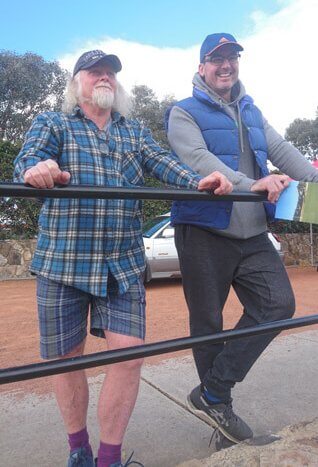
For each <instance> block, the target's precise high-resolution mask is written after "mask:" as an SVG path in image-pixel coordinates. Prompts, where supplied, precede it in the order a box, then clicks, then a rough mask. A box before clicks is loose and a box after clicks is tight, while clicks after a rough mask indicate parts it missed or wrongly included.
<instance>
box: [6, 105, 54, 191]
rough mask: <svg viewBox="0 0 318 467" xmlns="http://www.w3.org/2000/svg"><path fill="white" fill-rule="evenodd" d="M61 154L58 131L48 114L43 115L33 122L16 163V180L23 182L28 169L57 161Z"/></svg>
mask: <svg viewBox="0 0 318 467" xmlns="http://www.w3.org/2000/svg"><path fill="white" fill-rule="evenodd" d="M59 153H60V142H59V135H58V129H57V128H56V127H55V125H53V122H52V121H51V120H50V118H49V117H48V115H47V114H41V115H39V116H38V117H36V118H35V119H34V120H33V123H32V125H31V127H30V129H29V130H28V132H27V134H26V137H25V142H24V144H23V146H22V148H21V151H20V153H19V154H18V156H17V157H16V159H15V161H14V164H15V168H14V180H15V181H17V182H23V181H24V174H25V172H26V171H27V170H28V169H30V168H31V167H33V166H35V165H36V164H37V163H38V162H41V161H45V160H48V159H54V160H57V158H58V155H59Z"/></svg>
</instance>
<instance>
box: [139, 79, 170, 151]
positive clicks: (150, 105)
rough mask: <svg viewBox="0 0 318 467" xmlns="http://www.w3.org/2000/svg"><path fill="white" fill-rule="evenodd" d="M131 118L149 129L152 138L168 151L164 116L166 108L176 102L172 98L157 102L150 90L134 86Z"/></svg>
mask: <svg viewBox="0 0 318 467" xmlns="http://www.w3.org/2000/svg"><path fill="white" fill-rule="evenodd" d="M131 94H132V101H133V106H132V111H131V117H132V118H136V119H137V120H139V121H140V122H141V123H142V124H143V125H145V126H146V127H147V128H150V130H151V132H152V136H153V137H154V139H155V140H156V141H157V142H158V143H159V145H160V146H161V147H163V148H165V149H169V144H168V140H167V137H166V131H165V128H164V116H165V112H166V110H167V108H168V107H170V106H171V105H173V104H174V103H175V102H176V99H175V98H174V97H173V96H166V97H165V98H164V99H163V100H162V101H159V100H158V98H157V97H156V95H155V93H154V92H153V90H152V89H150V88H148V87H147V86H145V85H139V86H134V87H133V89H132V91H131Z"/></svg>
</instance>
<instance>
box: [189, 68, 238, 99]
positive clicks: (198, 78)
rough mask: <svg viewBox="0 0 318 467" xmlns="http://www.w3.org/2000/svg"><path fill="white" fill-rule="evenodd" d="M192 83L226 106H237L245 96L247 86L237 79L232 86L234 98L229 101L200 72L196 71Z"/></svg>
mask: <svg viewBox="0 0 318 467" xmlns="http://www.w3.org/2000/svg"><path fill="white" fill-rule="evenodd" d="M192 84H193V86H194V87H195V88H197V89H199V90H200V91H203V92H205V93H206V94H207V95H208V96H209V97H210V98H211V99H212V100H213V101H214V102H217V103H218V104H219V105H221V106H222V107H223V106H225V107H227V106H233V105H234V106H235V105H236V104H237V103H238V102H239V101H240V100H241V99H242V97H244V96H245V94H246V92H245V87H244V86H243V84H242V83H241V81H240V80H238V81H237V83H235V84H234V86H233V88H232V95H233V100H232V101H231V102H227V101H225V100H224V99H222V97H221V96H219V95H218V94H217V93H216V92H215V91H213V89H211V88H210V87H209V86H208V85H207V84H206V83H205V81H203V79H202V78H201V76H200V75H199V73H195V75H194V77H193V80H192Z"/></svg>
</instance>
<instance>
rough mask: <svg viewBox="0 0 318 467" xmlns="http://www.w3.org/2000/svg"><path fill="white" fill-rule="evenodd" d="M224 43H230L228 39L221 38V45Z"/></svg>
mask: <svg viewBox="0 0 318 467" xmlns="http://www.w3.org/2000/svg"><path fill="white" fill-rule="evenodd" d="M223 42H230V41H229V40H228V39H227V38H226V37H221V39H220V40H219V44H223Z"/></svg>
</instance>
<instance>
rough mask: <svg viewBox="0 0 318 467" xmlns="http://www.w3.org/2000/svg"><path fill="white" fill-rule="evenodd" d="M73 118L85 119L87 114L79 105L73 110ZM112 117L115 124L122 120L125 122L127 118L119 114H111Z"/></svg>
mask: <svg viewBox="0 0 318 467" xmlns="http://www.w3.org/2000/svg"><path fill="white" fill-rule="evenodd" d="M71 115H72V117H76V116H78V117H80V118H83V117H85V114H84V112H83V110H82V109H81V107H80V106H79V105H76V106H75V107H74V109H73V112H72V113H71ZM111 117H112V122H113V123H118V122H119V121H120V120H125V117H124V116H123V115H121V114H120V113H119V112H116V111H115V112H112V114H111Z"/></svg>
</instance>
